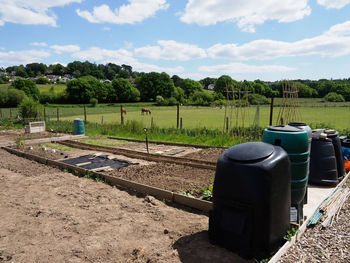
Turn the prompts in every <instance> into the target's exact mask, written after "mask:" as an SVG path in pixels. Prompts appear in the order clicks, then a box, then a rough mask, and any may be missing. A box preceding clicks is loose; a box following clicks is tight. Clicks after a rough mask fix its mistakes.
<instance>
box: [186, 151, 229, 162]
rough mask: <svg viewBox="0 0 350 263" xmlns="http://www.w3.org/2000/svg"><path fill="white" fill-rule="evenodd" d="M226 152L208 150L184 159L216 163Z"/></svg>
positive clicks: (188, 155)
mask: <svg viewBox="0 0 350 263" xmlns="http://www.w3.org/2000/svg"><path fill="white" fill-rule="evenodd" d="M224 151H225V149H222V148H208V149H202V150H200V151H197V152H193V153H189V154H186V155H185V156H184V157H186V158H192V159H198V160H206V161H214V162H216V161H217V160H218V159H219V157H220V155H221V154H222V153H223V152H224Z"/></svg>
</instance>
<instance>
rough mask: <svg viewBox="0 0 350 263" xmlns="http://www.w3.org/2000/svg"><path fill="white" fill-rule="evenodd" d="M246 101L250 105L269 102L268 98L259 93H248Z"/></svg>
mask: <svg viewBox="0 0 350 263" xmlns="http://www.w3.org/2000/svg"><path fill="white" fill-rule="evenodd" d="M248 102H249V104H251V105H263V104H269V103H270V102H269V100H268V98H266V97H265V96H264V95H260V94H249V95H248Z"/></svg>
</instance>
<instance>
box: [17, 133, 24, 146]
mask: <svg viewBox="0 0 350 263" xmlns="http://www.w3.org/2000/svg"><path fill="white" fill-rule="evenodd" d="M15 144H16V146H17V149H23V148H24V146H25V140H24V138H23V136H22V135H21V134H20V135H18V136H17V137H16V139H15Z"/></svg>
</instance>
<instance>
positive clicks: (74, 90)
mask: <svg viewBox="0 0 350 263" xmlns="http://www.w3.org/2000/svg"><path fill="white" fill-rule="evenodd" d="M66 93H67V96H68V100H69V101H71V102H74V103H89V102H90V100H91V99H92V98H96V99H98V101H105V100H106V98H107V95H108V90H107V89H106V86H105V85H104V84H103V83H101V82H100V81H99V80H98V79H96V78H94V77H92V76H85V77H81V78H78V79H74V80H71V81H69V82H68V83H67V89H66Z"/></svg>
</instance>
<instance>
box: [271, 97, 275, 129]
mask: <svg viewBox="0 0 350 263" xmlns="http://www.w3.org/2000/svg"><path fill="white" fill-rule="evenodd" d="M273 99H274V98H273V97H272V98H271V104H270V126H271V125H272V118H273Z"/></svg>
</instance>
